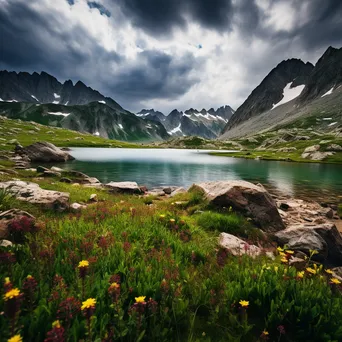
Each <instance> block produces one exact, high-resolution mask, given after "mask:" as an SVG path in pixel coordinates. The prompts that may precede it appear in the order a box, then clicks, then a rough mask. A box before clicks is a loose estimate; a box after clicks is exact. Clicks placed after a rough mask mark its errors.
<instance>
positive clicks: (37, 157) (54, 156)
mask: <svg viewBox="0 0 342 342" xmlns="http://www.w3.org/2000/svg"><path fill="white" fill-rule="evenodd" d="M20 153H21V154H24V155H26V156H27V157H29V158H30V159H31V161H33V162H45V163H48V162H65V161H68V160H74V159H75V158H74V157H72V156H71V155H70V154H69V153H67V152H65V151H62V150H61V149H60V148H58V147H56V146H55V145H53V144H51V143H48V142H36V143H34V144H32V145H30V146H27V147H24V148H23V149H22V150H21V152H20Z"/></svg>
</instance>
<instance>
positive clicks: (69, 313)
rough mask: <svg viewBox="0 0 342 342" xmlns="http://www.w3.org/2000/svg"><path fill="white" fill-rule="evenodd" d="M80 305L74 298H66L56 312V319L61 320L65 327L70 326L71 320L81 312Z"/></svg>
mask: <svg viewBox="0 0 342 342" xmlns="http://www.w3.org/2000/svg"><path fill="white" fill-rule="evenodd" d="M80 307H81V303H80V301H78V300H77V299H76V298H75V297H68V298H67V299H65V300H63V301H62V302H61V303H60V304H59V306H58V310H57V318H58V319H59V320H62V321H63V322H64V323H65V325H66V327H68V326H69V325H70V322H71V320H73V319H74V318H75V317H76V316H77V314H78V313H79V312H80V310H81V308H80Z"/></svg>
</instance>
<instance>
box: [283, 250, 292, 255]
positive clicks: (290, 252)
mask: <svg viewBox="0 0 342 342" xmlns="http://www.w3.org/2000/svg"><path fill="white" fill-rule="evenodd" d="M285 253H286V254H294V251H290V250H287V251H285Z"/></svg>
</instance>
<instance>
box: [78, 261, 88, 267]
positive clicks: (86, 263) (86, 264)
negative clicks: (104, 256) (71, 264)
mask: <svg viewBox="0 0 342 342" xmlns="http://www.w3.org/2000/svg"><path fill="white" fill-rule="evenodd" d="M83 267H89V261H88V260H82V261H80V262H79V264H78V268H83Z"/></svg>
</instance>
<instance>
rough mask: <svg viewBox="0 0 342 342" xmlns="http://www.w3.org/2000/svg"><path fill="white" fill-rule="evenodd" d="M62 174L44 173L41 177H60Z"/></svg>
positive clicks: (54, 172)
mask: <svg viewBox="0 0 342 342" xmlns="http://www.w3.org/2000/svg"><path fill="white" fill-rule="evenodd" d="M61 176H62V174H61V173H60V172H56V171H50V170H48V171H44V172H43V177H61Z"/></svg>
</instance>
